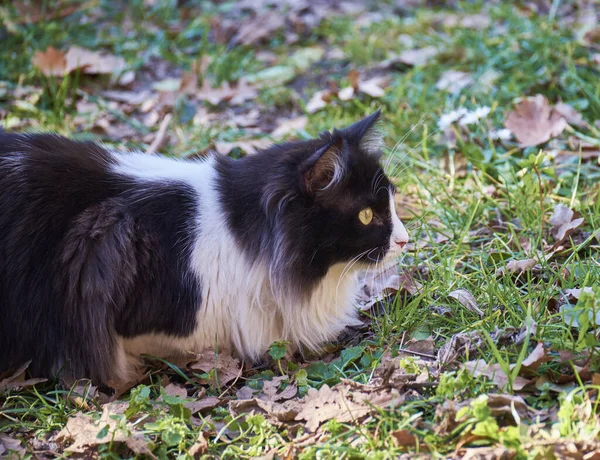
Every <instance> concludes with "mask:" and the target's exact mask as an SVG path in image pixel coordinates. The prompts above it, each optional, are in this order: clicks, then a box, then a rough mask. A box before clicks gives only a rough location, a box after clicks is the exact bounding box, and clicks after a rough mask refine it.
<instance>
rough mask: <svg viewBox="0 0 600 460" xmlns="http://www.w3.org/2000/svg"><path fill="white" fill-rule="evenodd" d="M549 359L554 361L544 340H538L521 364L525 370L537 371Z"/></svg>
mask: <svg viewBox="0 0 600 460" xmlns="http://www.w3.org/2000/svg"><path fill="white" fill-rule="evenodd" d="M548 361H552V358H551V357H550V356H548V350H546V347H545V346H544V342H538V344H537V346H536V347H535V348H534V350H533V351H532V352H531V353H529V356H527V357H526V358H525V359H524V360H523V362H522V363H521V366H522V369H523V370H527V371H536V370H537V368H538V367H540V365H542V364H543V363H546V362H548Z"/></svg>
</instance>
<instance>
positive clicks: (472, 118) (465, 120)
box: [458, 112, 479, 126]
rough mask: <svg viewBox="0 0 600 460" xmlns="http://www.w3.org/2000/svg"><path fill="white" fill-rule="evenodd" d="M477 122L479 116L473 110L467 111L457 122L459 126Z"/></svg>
mask: <svg viewBox="0 0 600 460" xmlns="http://www.w3.org/2000/svg"><path fill="white" fill-rule="evenodd" d="M478 122H479V117H477V115H476V114H475V112H469V113H467V114H466V115H465V116H464V117H462V118H461V119H460V121H459V122H458V124H459V125H460V126H467V125H473V124H475V123H478Z"/></svg>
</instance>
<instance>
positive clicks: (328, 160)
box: [301, 137, 348, 194]
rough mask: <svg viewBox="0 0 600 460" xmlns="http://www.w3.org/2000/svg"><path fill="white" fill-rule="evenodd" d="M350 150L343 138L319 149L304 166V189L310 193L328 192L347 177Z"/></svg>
mask: <svg viewBox="0 0 600 460" xmlns="http://www.w3.org/2000/svg"><path fill="white" fill-rule="evenodd" d="M347 157H348V149H347V148H346V145H345V141H344V139H343V138H342V137H335V138H334V139H332V140H331V141H330V142H328V143H327V144H325V145H324V146H323V147H321V148H319V149H318V150H317V151H316V152H315V153H313V154H312V155H311V156H310V157H309V158H308V159H307V160H306V161H305V162H304V164H303V165H302V168H301V173H302V177H303V180H304V187H305V189H306V191H307V192H308V193H311V194H312V193H315V192H318V191H322V190H326V189H328V188H329V187H331V186H334V185H335V184H338V183H339V182H340V181H341V180H342V179H343V178H344V176H345V174H346V170H347V162H348V158H347Z"/></svg>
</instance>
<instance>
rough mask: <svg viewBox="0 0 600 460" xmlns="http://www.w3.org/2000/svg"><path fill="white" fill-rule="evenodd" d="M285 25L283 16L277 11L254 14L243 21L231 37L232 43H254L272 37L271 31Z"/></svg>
mask: <svg viewBox="0 0 600 460" xmlns="http://www.w3.org/2000/svg"><path fill="white" fill-rule="evenodd" d="M284 25H285V17H284V16H283V15H282V14H280V13H279V12H275V11H272V12H269V13H267V14H263V15H259V16H255V17H252V18H249V19H247V20H246V21H245V22H243V23H242V24H241V25H240V26H239V28H238V31H237V33H236V34H235V35H234V37H233V38H232V39H231V43H232V44H233V45H238V44H239V45H254V44H257V43H259V42H260V41H262V40H264V39H267V38H270V37H272V35H273V33H274V32H276V31H277V30H279V29H281V28H282V27H283V26H284Z"/></svg>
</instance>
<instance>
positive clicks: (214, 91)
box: [196, 79, 258, 105]
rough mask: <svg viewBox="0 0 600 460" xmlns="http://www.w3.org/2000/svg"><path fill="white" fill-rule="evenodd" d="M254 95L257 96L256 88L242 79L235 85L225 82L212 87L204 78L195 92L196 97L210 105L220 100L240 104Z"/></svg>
mask: <svg viewBox="0 0 600 460" xmlns="http://www.w3.org/2000/svg"><path fill="white" fill-rule="evenodd" d="M256 96H258V91H257V90H256V88H255V87H253V86H251V85H250V84H248V82H247V81H246V80H244V79H240V81H239V82H238V84H237V86H231V85H230V84H229V83H228V82H225V83H223V84H222V85H221V86H220V87H219V88H213V87H212V86H211V84H210V83H209V82H208V80H206V79H205V80H204V82H203V83H202V87H201V88H200V89H199V90H198V92H197V93H196V98H198V99H199V100H201V101H207V102H208V103H210V104H211V105H219V104H220V103H221V102H228V103H229V104H231V105H240V104H242V103H243V102H245V101H247V100H250V99H254V98H255V97H256Z"/></svg>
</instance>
